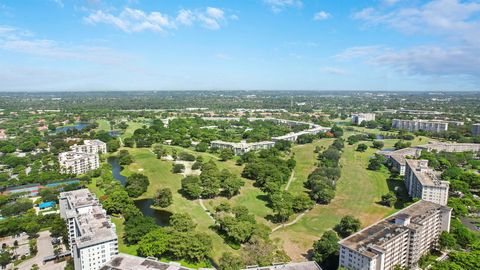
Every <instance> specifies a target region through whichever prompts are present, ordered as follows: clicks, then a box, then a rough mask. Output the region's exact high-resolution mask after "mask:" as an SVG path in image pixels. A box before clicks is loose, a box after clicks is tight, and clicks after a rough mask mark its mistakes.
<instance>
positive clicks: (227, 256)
mask: <svg viewBox="0 0 480 270" xmlns="http://www.w3.org/2000/svg"><path fill="white" fill-rule="evenodd" d="M218 267H219V269H220V270H239V269H243V268H244V267H245V265H244V263H243V260H242V258H240V256H237V255H234V254H233V253H231V252H228V251H227V252H224V253H223V254H222V257H220V261H219V265H218Z"/></svg>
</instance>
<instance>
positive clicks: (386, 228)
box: [339, 200, 449, 257]
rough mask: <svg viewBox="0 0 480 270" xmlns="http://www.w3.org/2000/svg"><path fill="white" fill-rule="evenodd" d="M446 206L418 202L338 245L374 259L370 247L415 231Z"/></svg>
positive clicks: (378, 246) (381, 244)
mask: <svg viewBox="0 0 480 270" xmlns="http://www.w3.org/2000/svg"><path fill="white" fill-rule="evenodd" d="M448 209H449V208H448V207H446V206H442V205H439V204H436V203H432V202H428V201H423V200H422V201H418V202H417V203H414V204H412V205H410V206H408V207H407V208H405V209H403V210H401V211H399V212H397V213H396V214H393V215H391V216H389V217H387V218H385V219H383V220H381V221H379V222H377V223H375V224H373V225H371V226H369V227H366V228H365V229H363V230H361V231H359V232H357V233H355V234H353V235H351V236H349V237H347V238H345V239H343V240H341V241H340V242H339V244H341V245H343V246H345V247H347V248H350V249H352V250H355V251H358V252H360V253H361V254H363V255H364V256H368V257H374V256H375V253H373V252H372V251H371V247H373V246H375V247H376V248H380V249H381V248H382V246H383V244H385V243H387V242H388V241H389V240H390V239H392V238H394V237H396V236H397V235H399V234H401V233H403V232H405V231H406V230H415V229H417V228H418V227H420V226H422V221H423V220H424V219H425V218H426V217H428V216H430V215H432V214H433V213H435V212H436V211H438V210H448ZM407 218H409V219H410V222H409V223H405V225H403V224H401V223H398V222H397V223H396V221H397V220H405V219H407Z"/></svg>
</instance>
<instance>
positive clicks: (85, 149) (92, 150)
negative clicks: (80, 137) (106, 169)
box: [70, 140, 107, 154]
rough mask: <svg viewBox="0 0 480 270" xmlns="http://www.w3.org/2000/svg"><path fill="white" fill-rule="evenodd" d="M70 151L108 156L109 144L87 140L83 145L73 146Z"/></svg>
mask: <svg viewBox="0 0 480 270" xmlns="http://www.w3.org/2000/svg"><path fill="white" fill-rule="evenodd" d="M70 149H71V150H72V151H73V152H79V153H88V154H106V153H107V144H106V143H104V142H102V141H100V140H85V141H83V144H82V145H76V144H75V145H72V146H71V147H70Z"/></svg>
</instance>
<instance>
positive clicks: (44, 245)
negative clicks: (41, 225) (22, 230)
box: [18, 231, 66, 270]
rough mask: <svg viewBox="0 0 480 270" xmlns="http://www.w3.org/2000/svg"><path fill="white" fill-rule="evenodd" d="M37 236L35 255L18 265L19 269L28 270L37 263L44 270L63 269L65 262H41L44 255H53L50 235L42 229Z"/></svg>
mask: <svg viewBox="0 0 480 270" xmlns="http://www.w3.org/2000/svg"><path fill="white" fill-rule="evenodd" d="M39 235H40V236H39V237H38V238H37V249H38V252H37V255H36V256H35V257H33V258H31V259H29V260H27V261H24V262H23V263H21V264H19V265H18V269H19V270H30V268H31V267H32V265H34V264H37V265H38V266H39V267H40V269H42V270H43V269H45V270H47V269H48V270H63V269H64V268H65V265H66V262H61V263H53V262H49V263H47V264H45V265H44V264H43V258H44V257H46V256H50V255H53V246H52V242H51V241H52V238H51V237H50V232H49V231H43V232H40V233H39Z"/></svg>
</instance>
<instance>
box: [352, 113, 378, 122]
mask: <svg viewBox="0 0 480 270" xmlns="http://www.w3.org/2000/svg"><path fill="white" fill-rule="evenodd" d="M363 121H375V114H374V113H358V114H353V115H352V124H354V125H360V124H361V123H362V122H363Z"/></svg>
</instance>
